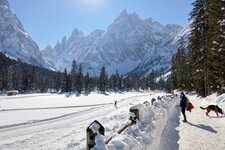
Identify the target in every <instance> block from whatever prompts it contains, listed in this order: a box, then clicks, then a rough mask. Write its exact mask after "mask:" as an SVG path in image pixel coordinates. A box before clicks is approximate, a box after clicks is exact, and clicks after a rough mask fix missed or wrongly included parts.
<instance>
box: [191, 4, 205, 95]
mask: <svg viewBox="0 0 225 150" xmlns="http://www.w3.org/2000/svg"><path fill="white" fill-rule="evenodd" d="M193 7H194V8H193V10H192V12H191V14H190V15H191V20H192V24H191V29H192V30H191V34H190V38H189V54H190V57H191V58H190V64H192V67H193V68H192V75H193V83H194V88H195V89H196V91H197V92H198V93H200V95H202V96H207V95H208V80H207V75H208V70H207V69H208V66H207V65H208V62H207V57H208V47H207V42H208V37H207V30H208V24H207V16H206V9H207V8H208V1H206V0H196V1H195V2H194V3H193Z"/></svg>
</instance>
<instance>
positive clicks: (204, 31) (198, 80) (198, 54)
mask: <svg viewBox="0 0 225 150" xmlns="http://www.w3.org/2000/svg"><path fill="white" fill-rule="evenodd" d="M192 5H193V10H192V12H191V13H190V16H191V18H190V20H191V21H192V23H191V32H190V37H189V40H188V43H187V46H186V44H185V41H184V39H183V38H181V39H180V41H179V48H178V52H177V54H176V56H174V57H173V59H172V82H173V84H174V87H175V88H178V89H185V90H195V91H197V93H198V94H199V95H201V96H203V97H205V96H207V95H209V94H211V93H212V92H219V93H222V92H225V1H224V0H213V1H209V0H207V1H206V0H196V1H195V2H194V3H193V4H192Z"/></svg>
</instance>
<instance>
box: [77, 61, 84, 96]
mask: <svg viewBox="0 0 225 150" xmlns="http://www.w3.org/2000/svg"><path fill="white" fill-rule="evenodd" d="M83 86H84V75H83V67H82V64H80V65H79V69H78V75H77V92H78V93H81V92H82V91H83Z"/></svg>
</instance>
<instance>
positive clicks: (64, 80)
mask: <svg viewBox="0 0 225 150" xmlns="http://www.w3.org/2000/svg"><path fill="white" fill-rule="evenodd" d="M68 84H69V83H68V75H67V70H66V68H65V70H64V73H63V78H62V92H68V91H69V90H68V86H69V85H68Z"/></svg>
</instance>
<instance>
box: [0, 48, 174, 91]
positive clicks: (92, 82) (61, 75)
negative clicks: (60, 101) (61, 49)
mask: <svg viewBox="0 0 225 150" xmlns="http://www.w3.org/2000/svg"><path fill="white" fill-rule="evenodd" d="M161 74H162V72H161V71H158V72H155V71H152V72H151V73H150V74H149V75H148V76H147V77H139V76H136V75H133V76H129V77H124V76H123V75H120V74H119V72H118V71H116V72H115V74H112V75H110V76H109V75H108V73H107V71H106V69H105V67H104V66H103V67H102V68H101V71H100V74H99V76H97V77H93V76H90V75H89V73H88V72H87V73H84V72H83V67H82V64H77V63H76V61H75V60H74V61H73V62H72V65H71V69H70V70H69V71H67V70H66V69H65V70H64V72H54V71H51V70H47V69H44V68H40V67H37V66H33V65H28V64H25V63H23V62H21V60H17V61H16V60H12V59H9V58H8V57H6V56H5V55H4V54H3V53H1V52H0V91H7V90H19V92H20V93H33V92H74V93H86V94H88V93H90V92H91V91H99V92H106V91H115V92H119V91H131V90H140V89H142V90H148V89H151V90H155V89H159V90H167V91H170V90H171V89H172V87H171V85H172V84H171V80H167V81H164V80H163V79H160V78H159V79H157V77H159V76H160V75H161Z"/></svg>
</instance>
